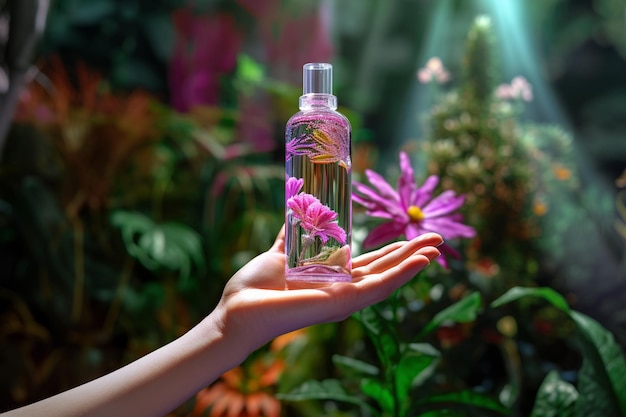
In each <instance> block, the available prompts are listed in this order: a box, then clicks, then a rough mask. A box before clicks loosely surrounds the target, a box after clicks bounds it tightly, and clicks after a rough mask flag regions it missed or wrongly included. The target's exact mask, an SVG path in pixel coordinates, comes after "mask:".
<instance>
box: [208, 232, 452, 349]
mask: <svg viewBox="0 0 626 417" xmlns="http://www.w3.org/2000/svg"><path fill="white" fill-rule="evenodd" d="M442 242H443V240H442V238H441V237H440V236H439V235H438V234H435V233H427V234H424V235H422V236H419V237H417V238H415V239H413V240H411V241H408V242H395V243H391V244H389V245H387V246H385V247H383V248H381V249H379V250H376V251H374V252H370V253H366V254H363V255H361V256H358V257H356V258H354V259H353V261H352V265H353V269H352V282H343V283H331V284H323V285H319V284H316V285H314V286H309V287H303V286H302V284H300V287H299V288H293V287H292V285H291V284H290V288H287V284H286V281H285V253H284V246H285V242H284V230H282V231H281V232H280V233H279V235H278V237H277V238H276V241H275V242H274V245H273V246H272V247H271V248H270V249H269V250H268V251H267V252H264V253H262V254H261V255H259V256H257V257H256V258H254V259H252V260H251V261H250V262H249V263H248V264H246V265H245V266H244V267H243V268H242V269H240V270H239V271H238V272H237V273H236V274H235V275H234V276H233V277H232V278H231V280H230V281H229V282H228V284H227V285H226V288H225V289H224V293H223V295H222V300H221V301H220V306H219V307H220V308H222V309H223V313H224V329H228V331H229V332H233V331H234V332H235V334H245V335H246V337H245V339H246V340H245V343H247V344H248V343H249V348H250V350H254V349H256V348H258V347H259V346H261V345H262V344H263V343H265V342H267V341H269V340H271V339H272V338H274V337H276V336H278V335H281V334H284V333H287V332H289V331H292V330H295V329H299V328H302V327H306V326H310V325H313V324H317V323H323V322H329V321H339V320H343V319H345V318H346V317H348V316H349V315H350V314H352V313H354V312H355V311H358V310H360V309H362V308H364V307H366V306H368V305H371V304H375V303H377V302H379V301H382V300H383V299H385V298H386V297H388V296H389V295H390V294H391V293H392V292H393V291H394V290H396V289H397V288H399V287H400V286H402V285H403V284H405V283H406V282H407V281H409V280H410V279H411V278H413V277H414V276H415V275H416V274H417V273H418V272H419V271H420V270H422V269H423V268H425V267H426V266H428V264H429V263H430V261H431V260H433V259H435V258H436V257H437V256H439V251H438V250H437V248H436V246H438V245H440V244H441V243H442Z"/></svg>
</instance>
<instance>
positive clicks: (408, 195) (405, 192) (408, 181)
mask: <svg viewBox="0 0 626 417" xmlns="http://www.w3.org/2000/svg"><path fill="white" fill-rule="evenodd" d="M400 171H401V172H402V174H401V175H400V177H399V178H398V194H399V195H400V202H401V204H402V208H403V209H404V210H406V209H407V208H408V207H409V206H412V205H413V199H414V196H415V193H416V192H417V184H416V183H415V176H414V172H413V167H412V166H411V161H410V160H409V156H408V155H407V154H406V152H400Z"/></svg>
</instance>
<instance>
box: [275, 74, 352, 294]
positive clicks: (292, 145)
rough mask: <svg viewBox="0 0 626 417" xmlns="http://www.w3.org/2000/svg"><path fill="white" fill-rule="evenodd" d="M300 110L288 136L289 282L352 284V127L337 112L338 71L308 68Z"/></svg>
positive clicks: (287, 273)
mask: <svg viewBox="0 0 626 417" xmlns="http://www.w3.org/2000/svg"><path fill="white" fill-rule="evenodd" d="M302 81H303V82H302V85H303V89H302V90H303V91H302V92H303V94H302V96H301V97H300V103H299V104H300V111H299V112H298V113H296V114H294V115H293V116H292V117H291V118H290V119H289V121H288V122H287V128H286V133H285V141H286V142H285V155H286V157H285V159H286V162H285V168H286V186H285V226H286V230H285V233H286V236H285V256H286V258H287V265H286V271H285V272H286V276H287V280H288V281H305V282H346V281H351V280H352V253H351V250H350V243H351V236H352V188H351V187H352V186H351V168H352V162H351V159H350V154H351V127H350V122H349V121H348V119H347V118H346V117H345V116H344V115H342V114H341V113H339V112H338V111H337V97H335V96H334V95H333V91H332V85H333V67H332V65H331V64H327V63H310V64H306V65H304V67H303V79H302Z"/></svg>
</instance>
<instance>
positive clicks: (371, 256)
mask: <svg viewBox="0 0 626 417" xmlns="http://www.w3.org/2000/svg"><path fill="white" fill-rule="evenodd" d="M417 243H421V244H422V246H439V245H441V244H442V243H443V238H442V237H441V236H440V235H438V234H437V233H425V234H423V235H420V236H418V237H416V238H414V239H412V240H410V241H409V242H406V241H401V242H394V243H390V244H389V245H386V246H384V247H382V248H380V249H378V250H375V251H373V252H368V253H364V254H363V255H359V256H357V257H356V258H354V259H353V260H352V267H353V268H359V267H361V266H363V265H367V264H369V263H371V262H373V261H375V260H376V259H378V258H381V257H382V256H385V255H386V254H388V253H390V252H392V251H395V250H397V249H399V248H401V247H403V246H404V245H406V244H417Z"/></svg>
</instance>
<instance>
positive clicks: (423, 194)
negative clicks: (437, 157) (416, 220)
mask: <svg viewBox="0 0 626 417" xmlns="http://www.w3.org/2000/svg"><path fill="white" fill-rule="evenodd" d="M437 184H439V177H438V176H436V175H431V176H430V177H428V178H426V181H424V184H422V186H421V187H419V188H418V189H417V191H416V192H415V196H414V197H413V205H415V206H417V207H424V206H425V205H426V202H428V201H429V200H430V199H431V198H432V196H433V192H434V191H435V188H436V187H437Z"/></svg>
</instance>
